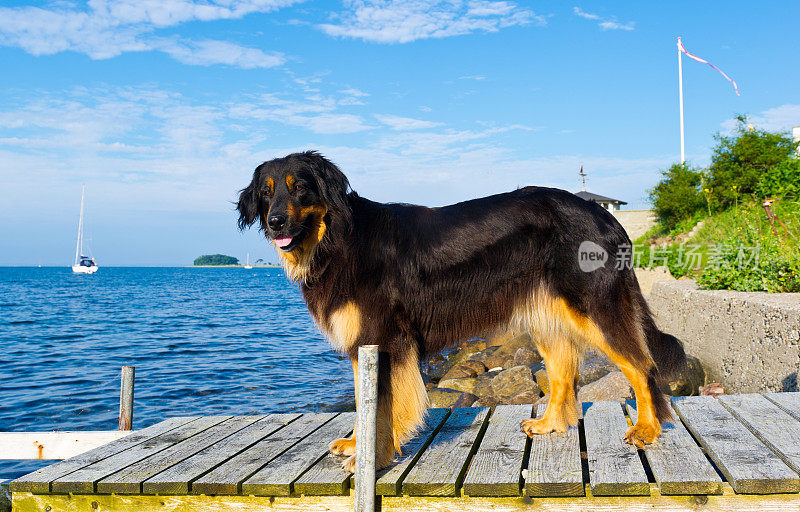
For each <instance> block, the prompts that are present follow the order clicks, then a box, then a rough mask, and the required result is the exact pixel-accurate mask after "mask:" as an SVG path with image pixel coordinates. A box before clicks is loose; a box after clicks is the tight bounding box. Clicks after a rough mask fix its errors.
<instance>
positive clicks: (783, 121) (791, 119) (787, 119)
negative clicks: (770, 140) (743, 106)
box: [721, 103, 800, 132]
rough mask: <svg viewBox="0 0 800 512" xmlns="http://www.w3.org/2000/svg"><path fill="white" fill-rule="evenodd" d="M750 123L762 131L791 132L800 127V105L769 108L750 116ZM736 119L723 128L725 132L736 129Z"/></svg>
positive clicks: (727, 122) (788, 104) (723, 124)
mask: <svg viewBox="0 0 800 512" xmlns="http://www.w3.org/2000/svg"><path fill="white" fill-rule="evenodd" d="M748 122H749V123H750V124H752V125H753V126H755V127H757V128H760V129H762V130H767V131H771V132H785V131H791V130H792V128H793V127H795V126H800V105H793V104H791V103H787V104H785V105H781V106H779V107H774V108H769V109H767V110H764V111H762V112H761V113H759V114H756V115H752V116H748ZM736 124H737V122H736V119H727V120H725V121H723V122H722V124H721V126H722V128H723V129H724V130H725V131H728V132H730V131H732V130H733V129H734V128H736Z"/></svg>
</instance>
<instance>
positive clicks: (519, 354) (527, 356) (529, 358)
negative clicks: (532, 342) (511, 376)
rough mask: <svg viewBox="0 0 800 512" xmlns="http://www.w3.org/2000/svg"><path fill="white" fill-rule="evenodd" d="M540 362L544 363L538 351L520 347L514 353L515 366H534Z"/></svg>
mask: <svg viewBox="0 0 800 512" xmlns="http://www.w3.org/2000/svg"><path fill="white" fill-rule="evenodd" d="M540 362H542V356H540V355H539V352H538V351H536V350H531V349H530V348H528V347H519V348H518V349H517V351H516V352H514V366H522V365H524V366H533V365H534V364H536V363H540Z"/></svg>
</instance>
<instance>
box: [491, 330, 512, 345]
mask: <svg viewBox="0 0 800 512" xmlns="http://www.w3.org/2000/svg"><path fill="white" fill-rule="evenodd" d="M518 334H519V333H517V332H514V331H509V330H508V329H500V330H498V331H495V332H493V333H491V334H489V335H488V336H486V346H487V347H499V346H500V345H505V344H506V343H508V342H509V341H510V340H511V339H513V338H515V337H516V336H517V335H518Z"/></svg>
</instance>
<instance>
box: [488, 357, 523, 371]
mask: <svg viewBox="0 0 800 512" xmlns="http://www.w3.org/2000/svg"><path fill="white" fill-rule="evenodd" d="M484 364H485V365H486V367H487V368H490V369H494V368H506V369H508V368H511V367H512V366H516V365H515V364H514V357H513V356H510V355H508V354H494V355H491V356H489V357H487V358H486V361H484Z"/></svg>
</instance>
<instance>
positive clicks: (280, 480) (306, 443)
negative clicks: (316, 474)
mask: <svg viewBox="0 0 800 512" xmlns="http://www.w3.org/2000/svg"><path fill="white" fill-rule="evenodd" d="M355 418H356V416H355V413H353V412H345V413H342V414H340V415H339V416H337V417H336V418H334V419H332V420H331V421H329V422H328V423H326V424H325V425H323V426H322V427H320V428H319V429H318V430H316V431H315V432H314V433H313V434H312V435H310V436H309V437H307V438H306V439H303V440H302V441H301V442H299V443H297V444H296V445H295V446H293V447H292V449H291V450H289V451H287V452H286V453H284V454H282V455H280V456H278V457H276V458H275V459H273V460H271V461H270V462H269V463H268V464H267V465H266V466H264V467H262V468H261V469H259V470H258V471H256V472H255V473H254V474H253V475H252V476H251V477H250V478H248V479H247V480H245V481H244V482H242V492H243V493H244V494H253V495H255V496H289V495H290V494H292V484H293V483H294V482H295V480H297V479H298V478H300V476H302V475H303V473H304V472H305V471H306V470H308V469H309V468H310V467H311V466H312V465H313V464H314V463H315V462H317V461H319V460H320V459H321V458H323V457H324V456H325V454H326V453H328V446H329V445H330V443H331V441H333V440H334V439H337V438H340V437H344V436H346V435H347V434H349V433H351V432H352V431H353V424H354V422H355Z"/></svg>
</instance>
